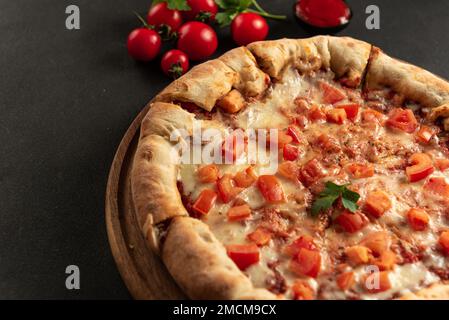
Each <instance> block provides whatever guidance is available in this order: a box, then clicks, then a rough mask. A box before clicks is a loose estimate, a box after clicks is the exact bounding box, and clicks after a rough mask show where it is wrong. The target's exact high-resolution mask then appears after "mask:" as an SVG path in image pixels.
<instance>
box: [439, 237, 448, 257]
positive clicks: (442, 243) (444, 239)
mask: <svg viewBox="0 0 449 320" xmlns="http://www.w3.org/2000/svg"><path fill="white" fill-rule="evenodd" d="M438 244H439V245H440V247H441V250H442V251H443V253H444V254H445V255H447V256H449V231H443V232H442V233H441V234H440V238H439V239H438Z"/></svg>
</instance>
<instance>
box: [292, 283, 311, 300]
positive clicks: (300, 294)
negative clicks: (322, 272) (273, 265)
mask: <svg viewBox="0 0 449 320" xmlns="http://www.w3.org/2000/svg"><path fill="white" fill-rule="evenodd" d="M292 292H293V299H295V300H314V299H315V292H314V291H313V289H312V287H311V286H310V285H309V284H308V283H307V282H305V281H302V280H296V281H295V283H294V284H293V286H292Z"/></svg>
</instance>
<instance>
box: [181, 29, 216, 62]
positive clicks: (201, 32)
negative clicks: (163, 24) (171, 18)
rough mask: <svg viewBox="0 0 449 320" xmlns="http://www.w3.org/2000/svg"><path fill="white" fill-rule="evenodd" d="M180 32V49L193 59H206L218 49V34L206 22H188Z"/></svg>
mask: <svg viewBox="0 0 449 320" xmlns="http://www.w3.org/2000/svg"><path fill="white" fill-rule="evenodd" d="M178 34H179V39H178V49H179V50H181V51H184V52H185V53H186V54H187V55H188V56H189V58H190V59H191V60H204V59H206V58H208V57H210V56H211V55H212V54H213V53H214V52H215V50H217V46H218V40H217V34H216V33H215V31H214V29H212V28H211V27H209V26H208V25H207V24H205V23H202V22H198V21H191V22H187V23H185V24H184V25H183V26H182V27H181V28H180V29H179V31H178Z"/></svg>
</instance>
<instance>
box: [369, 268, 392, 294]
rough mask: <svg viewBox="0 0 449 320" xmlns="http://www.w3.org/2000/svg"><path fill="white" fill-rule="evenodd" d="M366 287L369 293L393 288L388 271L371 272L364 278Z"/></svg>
mask: <svg viewBox="0 0 449 320" xmlns="http://www.w3.org/2000/svg"><path fill="white" fill-rule="evenodd" d="M364 287H365V289H366V291H368V292H369V293H379V292H384V291H387V290H388V289H390V288H391V282H390V278H389V273H388V271H380V272H374V273H371V274H369V275H368V276H367V277H366V278H365V279H364Z"/></svg>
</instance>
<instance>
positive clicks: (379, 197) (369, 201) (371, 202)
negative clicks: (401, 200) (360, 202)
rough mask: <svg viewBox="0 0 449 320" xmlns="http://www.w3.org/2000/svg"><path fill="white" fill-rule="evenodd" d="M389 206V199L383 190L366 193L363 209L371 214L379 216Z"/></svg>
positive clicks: (388, 208)
mask: <svg viewBox="0 0 449 320" xmlns="http://www.w3.org/2000/svg"><path fill="white" fill-rule="evenodd" d="M390 208H391V201H390V198H389V197H388V195H387V194H386V193H385V192H383V191H381V190H376V191H371V192H370V193H368V196H367V197H366V202H365V207H364V209H365V210H366V211H367V212H368V213H370V214H371V215H372V216H374V217H376V218H380V217H381V216H383V214H384V213H385V212H386V211H388V210H390Z"/></svg>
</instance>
